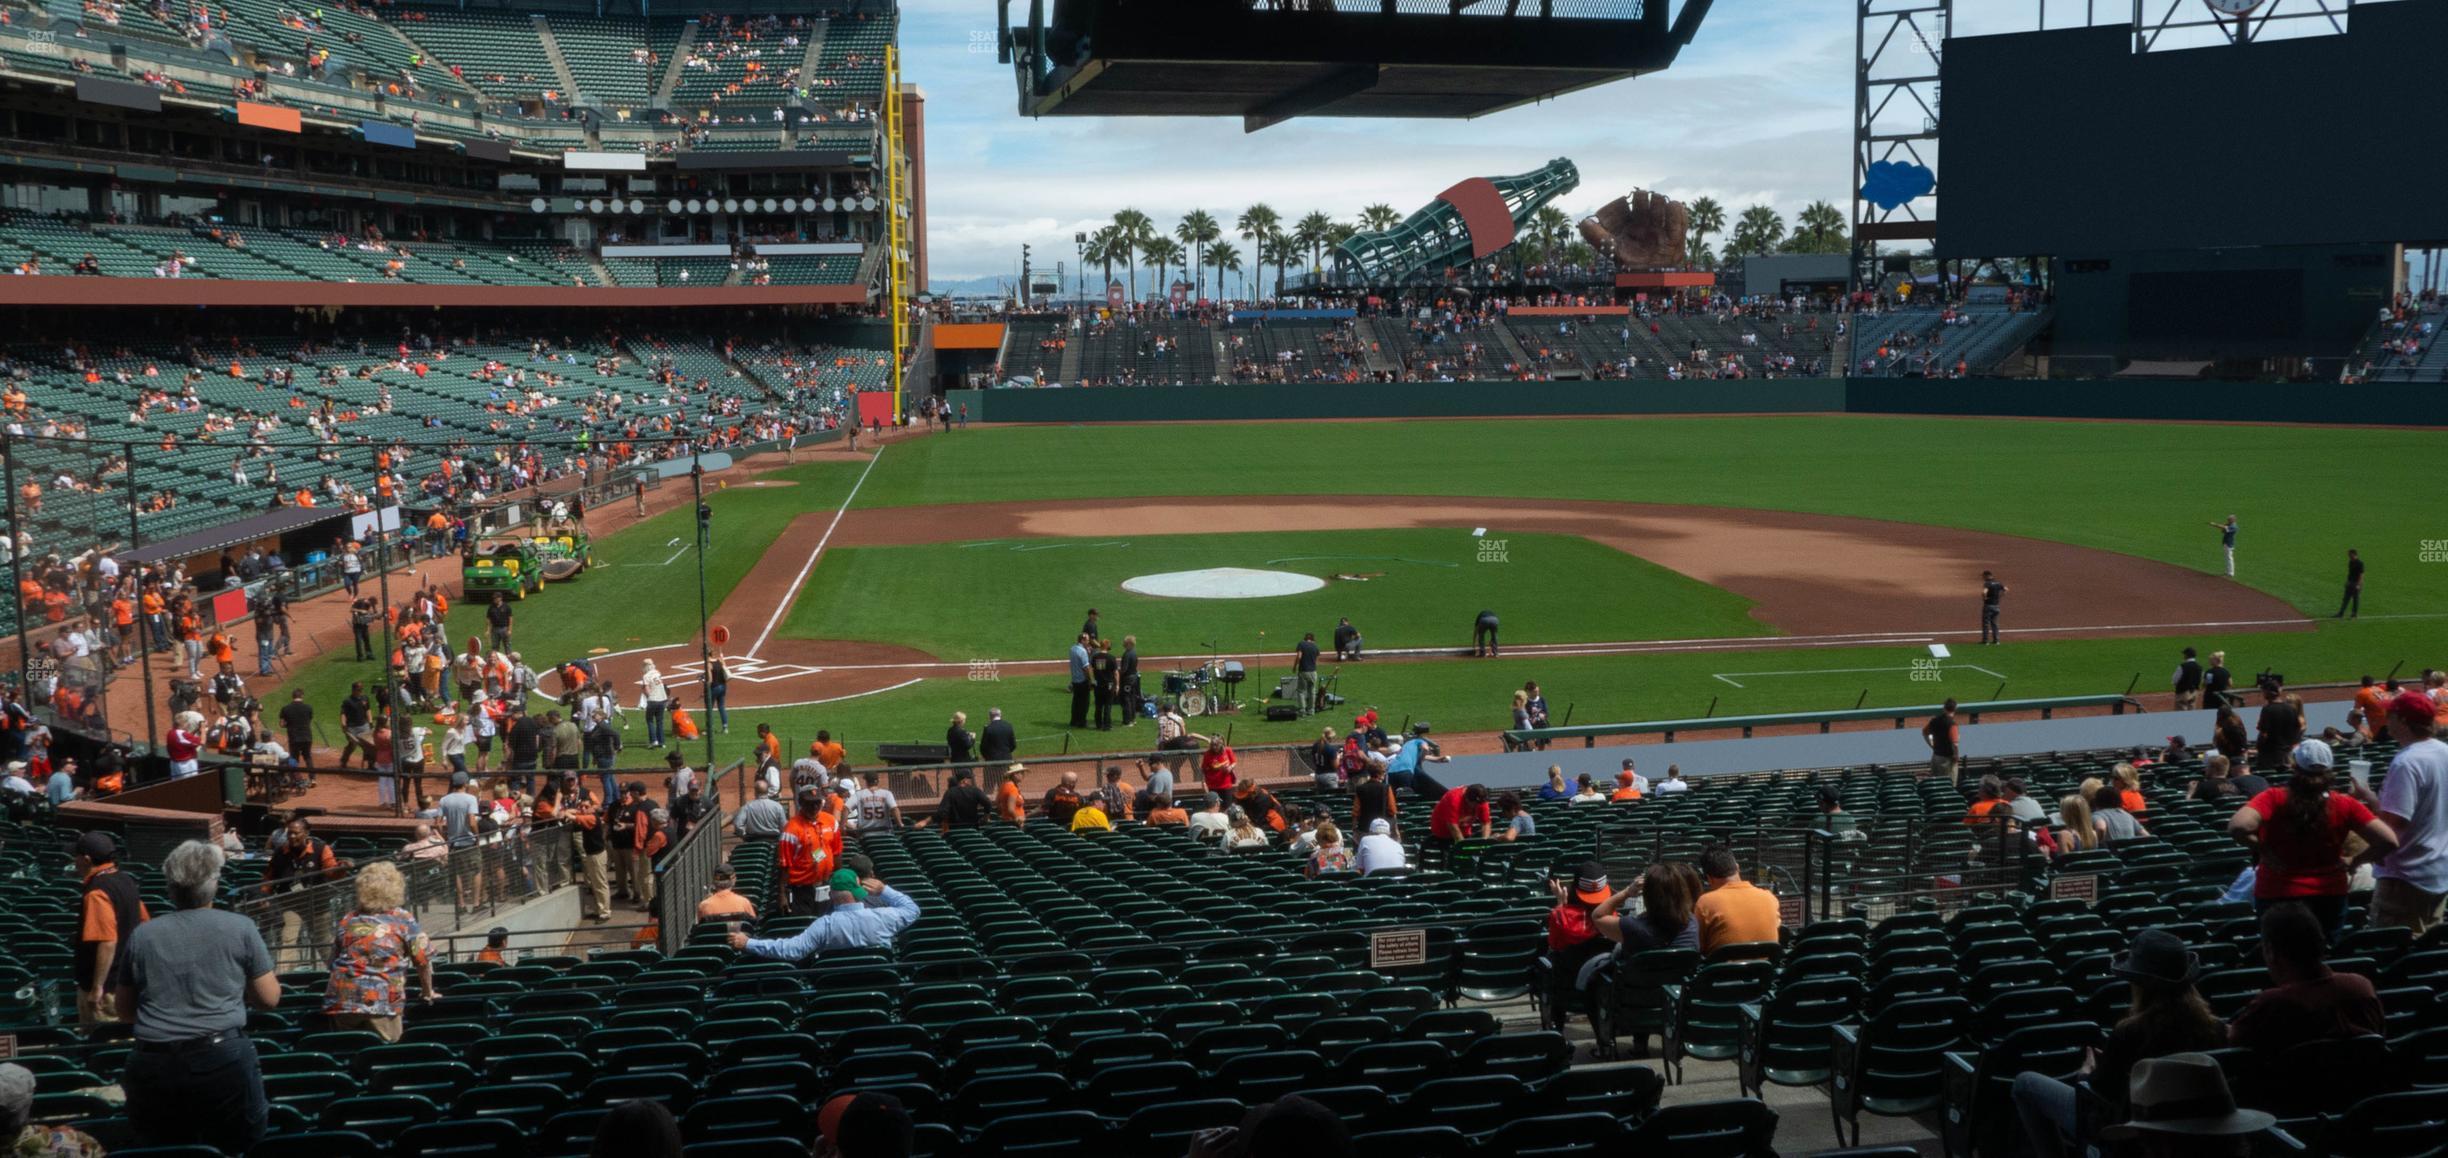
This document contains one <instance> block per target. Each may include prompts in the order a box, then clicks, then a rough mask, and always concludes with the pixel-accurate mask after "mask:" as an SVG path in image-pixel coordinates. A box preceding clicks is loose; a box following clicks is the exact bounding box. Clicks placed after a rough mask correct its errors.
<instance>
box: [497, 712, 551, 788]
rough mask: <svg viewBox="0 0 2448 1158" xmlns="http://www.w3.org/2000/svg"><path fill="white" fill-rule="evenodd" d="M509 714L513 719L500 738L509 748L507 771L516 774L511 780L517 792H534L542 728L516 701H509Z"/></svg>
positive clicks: (541, 743)
mask: <svg viewBox="0 0 2448 1158" xmlns="http://www.w3.org/2000/svg"><path fill="white" fill-rule="evenodd" d="M510 712H511V715H512V717H513V718H512V719H511V721H510V727H509V730H508V733H507V734H506V735H505V736H503V738H502V742H503V743H504V745H506V746H507V747H508V748H509V758H510V765H509V769H508V770H509V771H510V772H512V773H515V774H516V775H515V776H514V777H513V779H514V781H515V782H516V783H517V784H518V786H519V791H521V792H533V791H534V790H535V775H534V773H535V770H536V767H537V760H536V758H537V755H538V749H540V748H541V747H542V746H543V739H544V727H543V725H541V724H539V723H537V722H536V718H535V717H534V716H531V715H528V714H527V711H526V709H525V708H523V707H521V706H520V705H519V702H518V701H517V700H512V701H510Z"/></svg>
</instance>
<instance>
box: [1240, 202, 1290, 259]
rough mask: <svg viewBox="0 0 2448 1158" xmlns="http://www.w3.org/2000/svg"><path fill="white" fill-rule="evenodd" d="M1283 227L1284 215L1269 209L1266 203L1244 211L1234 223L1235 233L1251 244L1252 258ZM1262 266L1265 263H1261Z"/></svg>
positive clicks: (1260, 203)
mask: <svg viewBox="0 0 2448 1158" xmlns="http://www.w3.org/2000/svg"><path fill="white" fill-rule="evenodd" d="M1282 227H1283V217H1282V215H1280V214H1278V213H1276V212H1275V210H1274V209H1272V208H1270V207H1268V205H1267V203H1266V202H1264V201H1261V202H1259V203H1258V204H1256V205H1252V206H1250V207H1249V208H1247V209H1244V210H1242V211H1241V216H1240V217H1239V218H1238V219H1236V220H1235V221H1234V222H1233V232H1234V233H1236V234H1238V235H1240V238H1241V240H1243V241H1246V242H1249V243H1250V252H1251V254H1252V256H1255V255H1256V254H1257V251H1258V248H1259V247H1260V246H1262V245H1264V244H1265V243H1266V239H1267V238H1269V237H1273V236H1274V235H1275V233H1276V231H1277V230H1278V229H1281V228H1282ZM1261 264H1264V263H1263V262H1261Z"/></svg>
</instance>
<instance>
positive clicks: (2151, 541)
mask: <svg viewBox="0 0 2448 1158" xmlns="http://www.w3.org/2000/svg"><path fill="white" fill-rule="evenodd" d="M2029 388H2030V389H2040V390H2044V389H2047V384H2046V383H2034V384H2032V385H2031V386H2030V387H2029ZM2443 451H2448V433H2443V432H2437V431H2415V430H2366V429H2353V428H2326V427H2299V426H2210V425H2185V424H2175V423H2114V422H2046V421H2026V420H2014V419H1958V418H1887V417H1875V416H1862V415H1852V416H1837V417H1799V418H1752V417H1742V418H1624V419H1565V420H1554V421H1547V420H1524V421H1453V422H1404V423H1395V424H1389V423H1336V422H1313V423H1267V424H1259V423H1249V424H1225V425H1195V426H1194V425H1187V424H1161V423H1160V424H1152V425H1144V426H1094V427H1085V426H1074V427H1002V428H997V427H987V426H980V427H973V428H970V429H968V430H964V431H959V432H955V433H953V434H951V435H949V436H946V437H941V438H930V439H923V440H919V441H916V442H912V443H910V444H908V445H907V446H905V447H896V448H894V451H893V458H892V460H891V461H888V463H887V464H886V468H885V469H880V470H878V471H877V472H876V474H875V477H873V478H871V479H869V480H868V483H867V485H866V487H865V488H864V489H862V490H861V491H860V492H859V496H858V503H859V505H861V506H904V505H911V504H920V503H961V502H987V501H1011V500H1024V499H1079V498H1100V497H1110V496H1114V495H1189V494H1208V493H1211V492H1212V491H1213V490H1214V488H1215V485H1216V478H1215V474H1214V472H1212V471H1207V470H1191V469H1165V468H1159V467H1158V466H1156V465H1155V464H1162V463H1170V464H1175V465H1176V466H1181V465H1186V464H1187V463H1188V462H1190V461H1191V460H1192V459H1193V458H1195V459H1196V461H1199V462H1205V463H1220V464H1249V465H1248V467H1247V469H1248V471H1249V473H1248V474H1247V475H1246V476H1243V477H1245V478H1247V479H1250V480H1253V481H1254V480H1263V482H1262V483H1260V484H1259V485H1260V486H1261V488H1262V489H1264V490H1266V491H1270V492H1274V493H1282V494H1417V495H1482V496H1492V497H1528V498H1571V499H1606V500H1616V501H1625V502H1650V503H1696V504H1705V505H1715V506H1730V507H1751V508H1760V509H1767V510H1785V511H1806V512H1813V513H1820V514H1836V515H1860V516H1868V517H1872V518H1883V519H1895V520H1899V521H1903V522H1911V523H1931V524H1936V525H1941V526H1951V527H1964V528H1971V529H1976V530H1983V531H1993V532H2000V533H2004V534H2011V535H2026V536H2030V537H2032V538H2037V539H2049V540H2055V541H2059V542H2066V543H2075V544H2079V545H2082V546H2087V547H2098V548H2102V549H2105V550H2110V551H2119V552H2123V553H2126V554H2130V555H2138V556H2142V557H2144V558H2150V559H2158V560H2162V561H2165V562H2169V563H2174V564H2176V565H2178V566H2183V567H2191V568H2194V569H2196V570H2205V571H2206V570H2211V569H2213V568H2216V567H2218V566H2219V565H2220V558H2219V551H2218V536H2217V533H2216V532H2215V531H2213V530H2212V529H2211V528H2210V523H2211V522H2213V521H2214V520H2220V519H2224V518H2226V517H2227V516H2228V515H2230V514H2233V515H2237V516H2239V518H2240V520H2241V523H2242V528H2243V533H2242V535H2241V536H2240V541H2239V547H2238V559H2239V563H2238V575H2237V578H2238V579H2239V580H2240V581H2242V582H2244V583H2248V584H2251V585H2252V586H2254V587H2257V588H2259V589H2261V590H2263V591H2267V592H2269V593H2270V594H2272V595H2275V596H2277V597H2279V598H2281V599H2284V600H2286V601H2287V602H2289V603H2292V604H2294V605H2295V606H2296V607H2298V608H2301V609H2302V610H2304V611H2307V612H2311V613H2315V614H2320V615H2327V614H2329V613H2330V612H2332V611H2335V610H2336V609H2337V597H2338V591H2339V588H2340V587H2341V586H2342V584H2343V582H2344V577H2345V572H2346V563H2345V559H2346V549H2347V548H2348V547H2355V548H2358V549H2360V550H2361V551H2362V553H2363V557H2364V559H2365V560H2366V561H2367V562H2368V563H2369V564H2370V566H2371V571H2370V574H2369V576H2368V577H2367V581H2366V584H2365V591H2364V596H2365V598H2364V614H2366V615H2371V614H2377V613H2380V612H2448V582H2443V581H2442V580H2448V565H2426V564H2422V563H2420V562H2419V559H2420V556H2421V553H2422V548H2421V541H2422V540H2424V539H2443V538H2448V520H2412V521H2409V520H2408V519H2407V518H2406V517H2405V516H2404V515H2403V514H2401V513H2400V505H2399V504H2394V503H2390V502H2388V501H2387V498H2388V497H2389V496H2390V495H2392V494H2397V493H2403V492H2405V491H2406V486H2405V484H2403V483H2402V482H2399V481H2396V480H2401V479H2404V478H2406V477H2407V476H2409V475H2410V474H2412V473H2414V472H2417V471H2419V470H2420V469H2421V464H2423V463H2426V462H2432V461H2436V460H2437V459H2438V458H2439V457H2440V456H2441V454H2442V452H2443ZM1085 462H1097V463H1117V464H1132V465H1134V466H1135V467H1137V469H1132V470H1130V471H1129V472H1128V478H1127V480H1124V481H1117V479H1116V478H1115V477H1114V473H1113V472H1111V471H1107V470H1066V469H1055V468H1054V465H1053V464H1061V463H1085ZM1259 464H1273V465H1272V466H1269V467H1261V466H1260V465H1259ZM1287 464H1298V465H1297V466H1287ZM2007 578H2008V581H2009V582H2026V583H2029V582H2042V581H2045V577H2041V576H2008V577H2007Z"/></svg>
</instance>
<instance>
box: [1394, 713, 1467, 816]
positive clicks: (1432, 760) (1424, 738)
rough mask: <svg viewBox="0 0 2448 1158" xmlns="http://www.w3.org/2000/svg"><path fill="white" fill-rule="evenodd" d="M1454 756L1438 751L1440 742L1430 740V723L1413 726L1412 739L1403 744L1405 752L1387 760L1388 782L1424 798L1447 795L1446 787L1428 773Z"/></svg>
mask: <svg viewBox="0 0 2448 1158" xmlns="http://www.w3.org/2000/svg"><path fill="white" fill-rule="evenodd" d="M1452 759H1453V757H1451V756H1447V755H1445V754H1444V753H1443V752H1440V751H1438V750H1437V745H1436V741H1434V740H1431V739H1429V738H1428V721H1426V720H1421V721H1420V722H1418V723H1416V724H1413V725H1411V737H1410V738H1409V739H1407V740H1404V741H1403V745H1402V749H1401V750H1400V751H1398V752H1396V753H1394V758H1393V759H1391V760H1388V761H1386V783H1388V784H1391V785H1393V786H1394V787H1396V788H1402V789H1409V790H1410V792H1411V793H1412V794H1413V795H1415V796H1419V797H1421V798H1423V799H1433V798H1435V797H1438V796H1442V795H1444V794H1445V786H1444V785H1443V784H1440V783H1438V782H1437V780H1436V778H1435V777H1433V776H1430V775H1429V774H1428V770H1427V767H1426V766H1427V765H1429V764H1443V763H1447V762H1448V761H1451V760H1452Z"/></svg>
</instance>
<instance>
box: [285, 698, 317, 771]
mask: <svg viewBox="0 0 2448 1158" xmlns="http://www.w3.org/2000/svg"><path fill="white" fill-rule="evenodd" d="M280 722H281V732H282V734H283V735H284V736H285V737H286V738H287V739H288V741H289V754H290V755H291V756H294V757H296V758H297V762H298V767H300V768H312V767H314V705H312V704H309V703H307V702H306V692H305V691H304V689H300V690H297V691H293V692H290V693H289V702H288V703H286V704H283V705H282V706H281V710H280Z"/></svg>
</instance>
